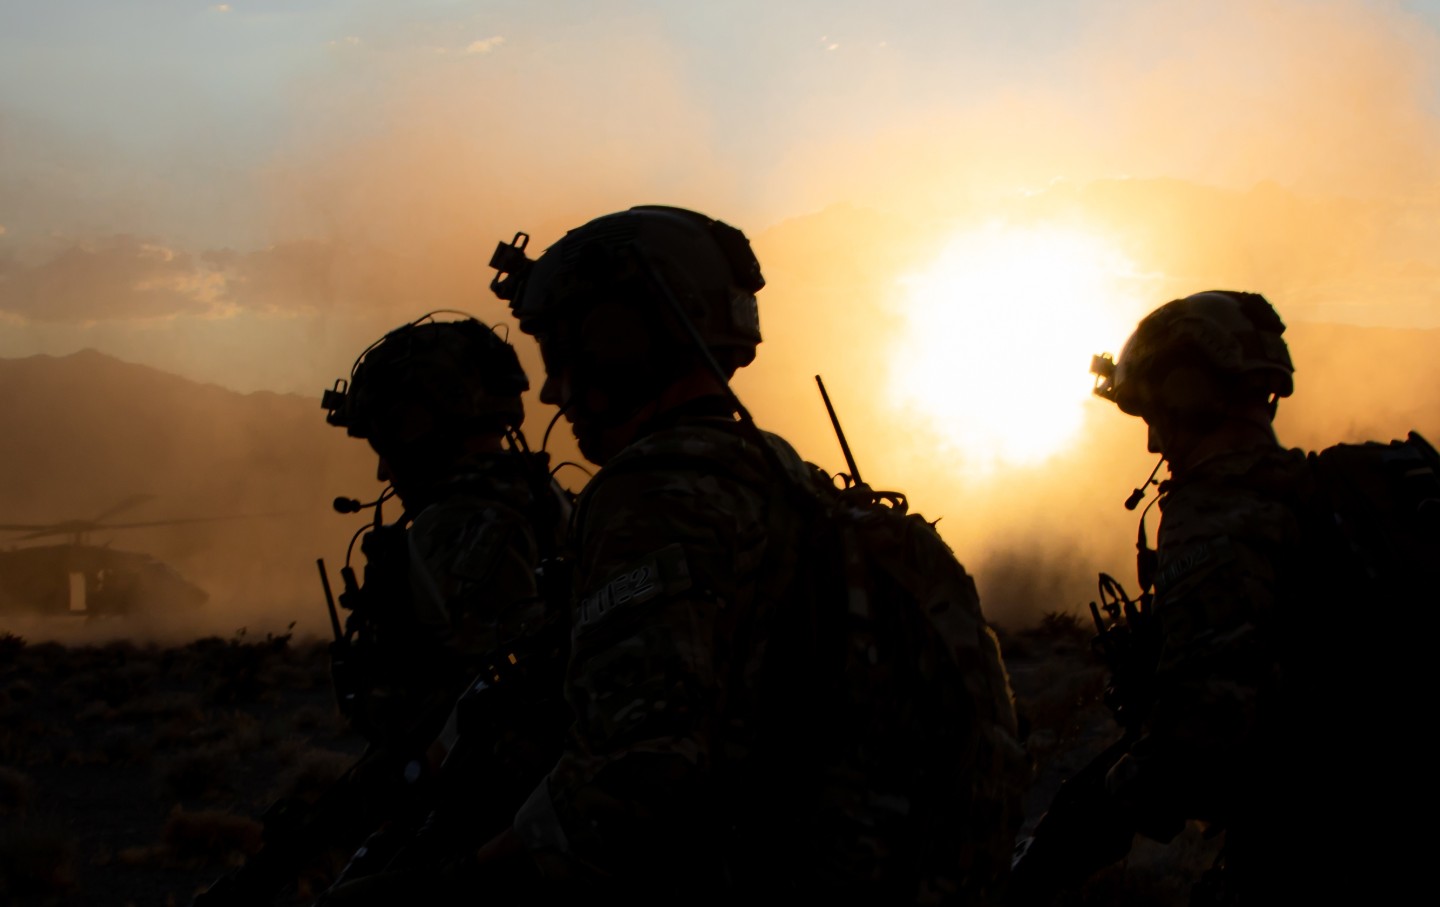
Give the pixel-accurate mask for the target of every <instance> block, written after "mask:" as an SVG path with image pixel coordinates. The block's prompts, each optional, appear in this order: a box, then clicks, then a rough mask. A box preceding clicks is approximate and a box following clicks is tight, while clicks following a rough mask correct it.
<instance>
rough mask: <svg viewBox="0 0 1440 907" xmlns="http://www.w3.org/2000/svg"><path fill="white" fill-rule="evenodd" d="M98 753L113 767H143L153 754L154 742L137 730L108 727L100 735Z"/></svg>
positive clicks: (147, 735) (133, 728)
mask: <svg viewBox="0 0 1440 907" xmlns="http://www.w3.org/2000/svg"><path fill="white" fill-rule="evenodd" d="M100 752H102V753H104V754H105V757H106V759H108V760H109V761H110V763H111V764H113V765H127V764H128V765H144V764H145V763H147V762H149V761H150V757H151V756H152V755H153V754H154V752H155V740H154V738H153V737H152V736H151V735H150V734H148V733H145V732H144V731H142V730H140V729H139V728H135V727H126V726H123V725H122V726H115V727H108V728H106V729H105V730H104V731H102V732H101V734H100Z"/></svg>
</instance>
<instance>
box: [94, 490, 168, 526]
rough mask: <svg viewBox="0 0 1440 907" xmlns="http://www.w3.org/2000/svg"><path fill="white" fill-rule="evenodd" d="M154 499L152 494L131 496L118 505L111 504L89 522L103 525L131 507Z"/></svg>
mask: <svg viewBox="0 0 1440 907" xmlns="http://www.w3.org/2000/svg"><path fill="white" fill-rule="evenodd" d="M154 499H155V495H153V494H132V495H130V497H128V498H125V499H124V500H123V501H120V502H119V503H118V504H113V505H111V506H110V507H109V508H108V509H106V510H103V511H101V512H100V515H99V516H97V517H95V518H94V519H91V520H90V521H89V522H91V523H103V522H104V521H106V520H108V519H110V518H111V517H113V516H116V515H118V514H121V513H124V512H125V511H127V510H129V509H130V508H132V507H137V506H139V505H141V504H143V503H145V502H146V501H153V500H154Z"/></svg>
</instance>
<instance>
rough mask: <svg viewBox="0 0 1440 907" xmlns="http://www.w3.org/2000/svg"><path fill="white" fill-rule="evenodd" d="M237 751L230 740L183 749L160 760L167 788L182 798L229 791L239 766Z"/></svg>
mask: <svg viewBox="0 0 1440 907" xmlns="http://www.w3.org/2000/svg"><path fill="white" fill-rule="evenodd" d="M238 762H239V753H238V752H237V751H236V749H235V746H234V744H233V743H230V742H229V741H226V742H222V743H212V744H207V745H205V746H199V747H195V748H193V749H188V750H184V751H181V752H178V753H175V754H173V755H170V756H166V757H165V758H163V759H161V760H159V763H158V765H157V771H158V773H159V776H160V781H161V783H162V784H163V785H164V787H165V788H166V789H168V790H169V791H171V792H172V793H174V794H175V796H177V797H179V798H180V799H182V800H188V799H192V798H195V797H201V796H204V795H206V794H213V793H222V792H225V791H229V790H230V789H231V788H232V786H233V780H234V778H235V776H236V773H237V772H238V770H239V767H238Z"/></svg>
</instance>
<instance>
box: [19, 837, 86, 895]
mask: <svg viewBox="0 0 1440 907" xmlns="http://www.w3.org/2000/svg"><path fill="white" fill-rule="evenodd" d="M74 887H75V872H74V848H73V847H72V846H71V844H70V842H69V841H68V840H67V839H66V838H65V837H64V836H63V835H61V834H59V833H58V832H55V831H51V830H48V829H44V828H40V829H35V828H31V827H28V826H26V827H7V828H0V901H8V899H11V898H14V899H17V900H18V899H20V898H44V897H55V896H58V895H63V894H64V893H65V892H67V891H70V890H71V889H72V888H74Z"/></svg>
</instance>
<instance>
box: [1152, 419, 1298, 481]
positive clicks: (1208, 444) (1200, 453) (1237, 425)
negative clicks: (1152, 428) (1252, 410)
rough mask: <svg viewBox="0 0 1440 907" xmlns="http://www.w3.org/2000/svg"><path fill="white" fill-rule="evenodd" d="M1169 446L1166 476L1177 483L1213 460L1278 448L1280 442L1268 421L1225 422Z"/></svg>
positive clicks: (1239, 420)
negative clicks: (1170, 448)
mask: <svg viewBox="0 0 1440 907" xmlns="http://www.w3.org/2000/svg"><path fill="white" fill-rule="evenodd" d="M1173 446H1174V450H1173V452H1172V451H1170V450H1167V451H1166V452H1165V459H1166V460H1167V461H1168V462H1169V464H1170V475H1171V476H1172V477H1174V478H1177V479H1179V478H1184V477H1185V476H1186V475H1188V474H1189V473H1191V472H1194V471H1195V470H1196V469H1197V468H1199V467H1200V466H1201V465H1202V464H1204V463H1207V462H1209V461H1210V460H1213V459H1215V458H1216V457H1221V456H1225V455H1227V454H1234V453H1242V452H1245V451H1252V450H1264V449H1267V448H1278V447H1279V446H1280V442H1279V440H1278V439H1277V438H1276V437H1275V429H1274V427H1273V426H1271V424H1270V422H1269V421H1268V420H1265V421H1260V420H1256V419H1229V420H1226V421H1225V422H1222V423H1220V425H1218V426H1217V427H1215V428H1214V429H1212V430H1210V431H1208V432H1206V433H1204V434H1203V435H1197V436H1195V437H1191V438H1184V437H1182V438H1179V439H1177V442H1176V443H1175V444H1174V445H1173Z"/></svg>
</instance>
